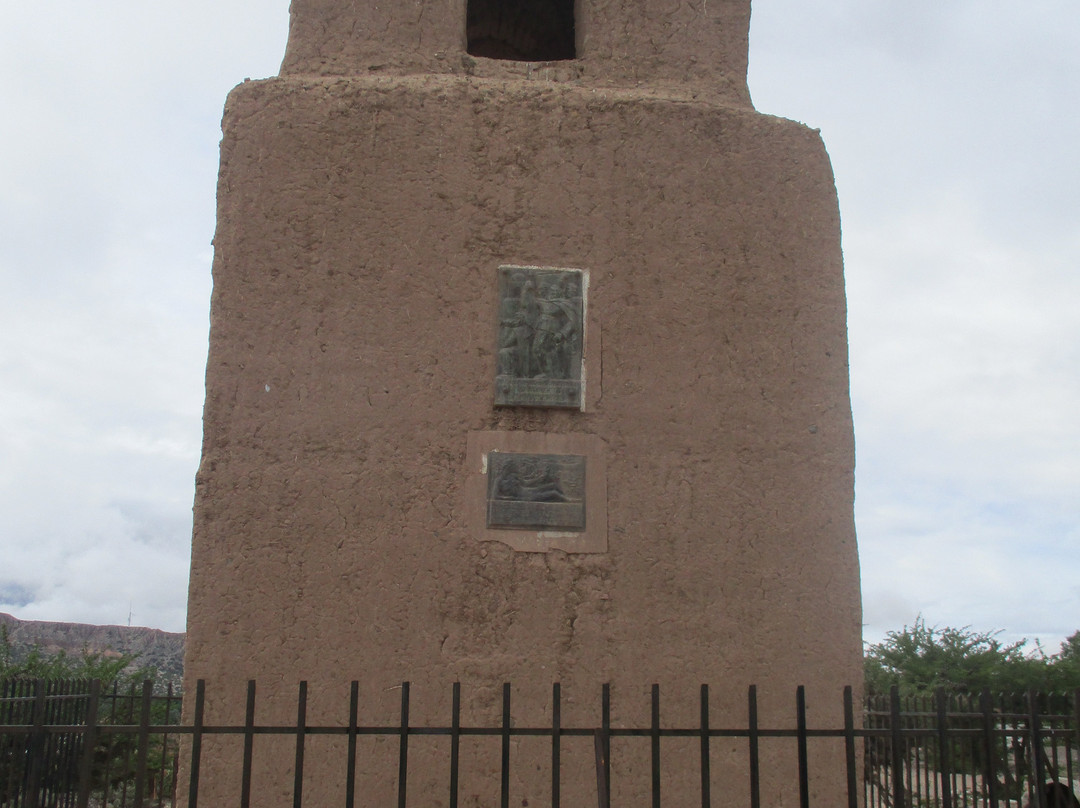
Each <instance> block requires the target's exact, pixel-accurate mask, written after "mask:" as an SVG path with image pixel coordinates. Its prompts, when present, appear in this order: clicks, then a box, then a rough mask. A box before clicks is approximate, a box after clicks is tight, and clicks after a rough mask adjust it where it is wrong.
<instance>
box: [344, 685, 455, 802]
mask: <svg viewBox="0 0 1080 808" xmlns="http://www.w3.org/2000/svg"><path fill="white" fill-rule="evenodd" d="M359 714H360V682H358V681H357V680H355V679H353V680H352V682H350V683H349V735H348V738H349V740H348V758H347V760H346V763H345V808H353V805H354V804H355V802H356V729H357V723H358V721H359ZM450 806H451V808H454V802H453V800H451V802H450Z"/></svg>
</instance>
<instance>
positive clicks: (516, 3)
mask: <svg viewBox="0 0 1080 808" xmlns="http://www.w3.org/2000/svg"><path fill="white" fill-rule="evenodd" d="M466 35H467V36H468V43H469V44H468V49H469V53H470V54H472V55H473V56H484V57H486V58H488V59H514V60H517V61H521V62H549V61H554V60H556V59H573V58H574V56H575V52H574V0H469V6H468V12H467V14H466Z"/></svg>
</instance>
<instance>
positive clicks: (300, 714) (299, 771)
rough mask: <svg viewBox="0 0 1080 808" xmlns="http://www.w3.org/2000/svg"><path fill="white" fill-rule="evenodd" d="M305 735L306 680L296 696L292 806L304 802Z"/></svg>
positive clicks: (301, 684) (297, 805)
mask: <svg viewBox="0 0 1080 808" xmlns="http://www.w3.org/2000/svg"><path fill="white" fill-rule="evenodd" d="M306 735H307V682H301V683H300V691H299V693H297V696H296V764H295V766H294V771H293V808H300V806H302V805H303V803H304V740H305V736H306Z"/></svg>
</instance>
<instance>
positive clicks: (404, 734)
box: [398, 682, 409, 808]
mask: <svg viewBox="0 0 1080 808" xmlns="http://www.w3.org/2000/svg"><path fill="white" fill-rule="evenodd" d="M408 779H409V683H408V682H402V683H401V729H400V737H399V741H398V808H405V799H406V792H407V786H408Z"/></svg>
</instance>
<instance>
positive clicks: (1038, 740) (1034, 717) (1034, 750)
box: [1027, 690, 1047, 808]
mask: <svg viewBox="0 0 1080 808" xmlns="http://www.w3.org/2000/svg"><path fill="white" fill-rule="evenodd" d="M1027 703H1028V732H1029V733H1030V735H1031V757H1032V761H1031V763H1032V772H1031V775H1032V778H1033V779H1034V781H1035V782H1034V784H1033V789H1034V792H1035V794H1036V795H1037V796H1036V802H1037V803H1038V806H1039V808H1047V807H1046V789H1045V788H1044V785H1045V783H1046V767H1045V766H1044V765H1043V745H1042V728H1041V726H1040V721H1039V703H1038V700H1037V699H1036V698H1035V691H1033V690H1029V691H1028V692H1027ZM1028 793H1029V794H1030V793H1031V792H1030V791H1029V792H1028Z"/></svg>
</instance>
